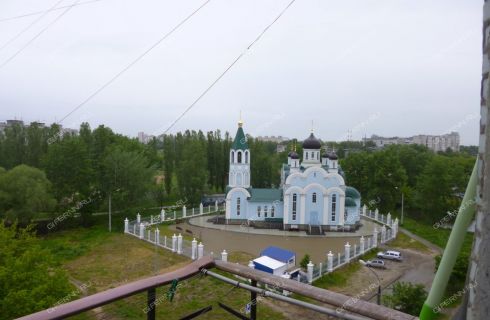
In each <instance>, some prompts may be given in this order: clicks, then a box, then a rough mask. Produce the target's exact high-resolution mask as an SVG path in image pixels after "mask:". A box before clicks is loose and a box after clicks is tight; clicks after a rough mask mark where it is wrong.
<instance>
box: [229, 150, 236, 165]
mask: <svg viewBox="0 0 490 320" xmlns="http://www.w3.org/2000/svg"><path fill="white" fill-rule="evenodd" d="M230 162H231V163H234V162H235V151H232V152H231V159H230Z"/></svg>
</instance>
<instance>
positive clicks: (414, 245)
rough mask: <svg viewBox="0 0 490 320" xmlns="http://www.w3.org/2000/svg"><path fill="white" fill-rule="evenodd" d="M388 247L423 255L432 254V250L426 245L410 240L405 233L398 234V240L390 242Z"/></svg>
mask: <svg viewBox="0 0 490 320" xmlns="http://www.w3.org/2000/svg"><path fill="white" fill-rule="evenodd" d="M388 245H389V246H390V247H393V248H400V249H412V250H415V251H420V252H423V253H429V252H431V250H430V249H429V248H428V247H427V246H426V245H424V244H423V243H421V242H419V241H417V240H415V239H412V238H410V237H409V236H407V235H406V234H404V233H403V232H398V234H397V235H396V239H395V240H391V241H390V242H388Z"/></svg>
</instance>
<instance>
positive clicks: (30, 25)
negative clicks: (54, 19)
mask: <svg viewBox="0 0 490 320" xmlns="http://www.w3.org/2000/svg"><path fill="white" fill-rule="evenodd" d="M61 2H63V0H59V1H58V2H56V3H55V4H54V6H52V7H51V8H49V9H47V10H45V11H44V12H43V13H42V14H41V15H40V16H39V17H38V18H37V19H36V20H34V21H32V22H31V23H30V24H29V25H28V26H27V27H25V28H24V29H22V31H20V32H19V33H17V34H16V35H15V36H14V37H12V38H11V39H10V40H8V41H7V42H5V43H4V44H3V45H2V46H1V47H0V50H2V49H3V48H5V47H6V46H8V45H9V44H10V43H12V42H13V41H15V40H17V38H19V37H20V36H21V35H23V34H24V33H25V32H26V31H27V30H29V29H30V28H31V27H32V26H33V25H35V24H36V23H37V22H38V21H39V20H41V19H42V18H44V17H45V16H46V15H47V14H48V13H49V12H50V11H53V10H54V9H55V8H56V7H57V6H58V5H59V4H60V3H61Z"/></svg>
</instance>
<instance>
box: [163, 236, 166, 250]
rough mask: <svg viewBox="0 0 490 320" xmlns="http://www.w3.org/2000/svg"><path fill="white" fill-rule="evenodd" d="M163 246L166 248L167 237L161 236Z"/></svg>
mask: <svg viewBox="0 0 490 320" xmlns="http://www.w3.org/2000/svg"><path fill="white" fill-rule="evenodd" d="M163 246H164V247H165V248H166V247H167V236H163Z"/></svg>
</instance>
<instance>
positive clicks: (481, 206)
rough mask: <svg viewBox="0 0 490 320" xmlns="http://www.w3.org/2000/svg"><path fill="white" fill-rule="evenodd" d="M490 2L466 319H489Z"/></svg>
mask: <svg viewBox="0 0 490 320" xmlns="http://www.w3.org/2000/svg"><path fill="white" fill-rule="evenodd" d="M489 31H490V2H488V1H486V0H485V1H484V5H483V68H482V81H481V85H482V87H481V91H480V92H481V97H480V101H481V108H480V114H481V119H480V128H479V133H480V143H479V150H478V180H477V181H478V184H477V186H476V228H475V236H474V239H473V247H472V250H471V260H470V266H469V268H468V271H469V275H468V283H467V287H468V293H467V296H466V298H467V301H468V302H467V309H466V319H470V320H477V319H489V318H490V305H489V303H488V299H489V294H488V293H489V292H490V274H489V272H488V270H489V269H490V250H488V248H490V96H489V93H490V83H489V75H490V66H489V62H490V56H489V48H490V36H487V35H488V34H489V33H488V32H489Z"/></svg>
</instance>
